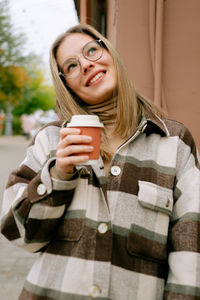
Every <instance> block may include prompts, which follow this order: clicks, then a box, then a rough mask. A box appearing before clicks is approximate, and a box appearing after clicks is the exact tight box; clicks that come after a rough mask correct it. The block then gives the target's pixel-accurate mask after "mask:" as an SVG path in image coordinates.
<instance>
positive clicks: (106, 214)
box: [1, 25, 200, 300]
mask: <svg viewBox="0 0 200 300" xmlns="http://www.w3.org/2000/svg"><path fill="white" fill-rule="evenodd" d="M50 65H51V71H52V77H53V83H54V87H55V91H56V97H57V112H58V116H59V118H60V119H61V121H58V122H54V123H50V124H47V125H46V126H45V127H43V128H42V129H41V130H40V131H39V132H38V134H37V135H36V137H35V139H34V140H33V142H32V144H31V145H30V146H29V147H28V149H27V156H26V158H25V160H24V161H23V162H22V163H21V165H20V166H19V168H18V169H17V170H15V171H13V172H12V174H11V175H10V177H9V180H8V183H7V186H6V190H5V194H4V202H3V214H2V222H1V231H2V233H3V234H4V235H5V236H6V237H7V238H8V239H9V240H10V241H12V242H13V243H15V244H16V245H18V246H20V247H22V248H24V249H25V250H27V251H31V252H38V251H40V255H39V257H38V258H37V259H36V262H35V264H34V265H33V267H32V269H31V271H30V273H29V275H28V277H27V280H26V282H25V285H24V289H23V291H22V293H21V296H20V298H19V299H21V300H22V299H23V300H28V299H32V300H33V299H34V300H36V299H43V300H52V299H56V300H57V299H60V300H61V299H67V300H86V299H92V298H96V299H101V300H133V299H140V300H143V299H148V300H155V299H157V300H158V299H159V300H161V299H185V300H186V299H187V300H192V299H198V298H199V297H200V289H199V286H200V259H199V249H200V239H199V231H200V229H199V228H200V227H199V217H200V193H199V187H200V180H199V178H200V176H199V175H200V172H199V160H198V153H197V150H196V147H195V144H194V141H193V138H192V136H191V134H190V133H189V132H188V130H187V129H186V128H185V127H184V125H182V124H180V123H178V122H175V121H171V120H169V119H166V118H164V117H163V115H162V113H161V112H160V111H159V109H157V108H156V107H155V106H154V105H153V104H152V103H150V102H149V101H147V100H145V99H144V97H141V96H140V95H139V94H138V93H136V92H135V90H134V87H133V86H132V83H131V80H130V79H129V78H128V76H127V74H126V71H125V68H124V66H123V64H122V62H121V60H120V57H119V55H118V54H117V52H116V50H115V49H114V48H113V47H112V45H111V44H110V43H109V41H108V40H107V39H105V38H104V37H103V36H102V35H101V34H100V33H98V32H97V31H96V30H95V29H94V28H92V27H90V26H88V25H78V26H76V27H73V28H71V29H70V30H68V31H67V32H66V33H64V34H62V35H61V36H60V37H58V39H57V40H56V41H55V43H54V44H53V46H52V49H51V57H50ZM77 114H96V115H98V116H99V118H100V120H101V122H103V124H104V131H103V135H102V143H101V157H100V158H99V159H98V160H97V161H88V154H89V153H90V152H91V151H92V150H93V149H92V147H91V146H90V142H91V137H89V136H83V135H81V134H80V131H79V130H77V129H72V128H67V127H66V123H67V121H69V120H70V118H71V116H72V115H77ZM78 153H84V154H83V155H77V154H78ZM86 162H87V164H86Z"/></svg>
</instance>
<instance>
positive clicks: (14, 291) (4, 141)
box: [0, 136, 37, 300]
mask: <svg viewBox="0 0 200 300" xmlns="http://www.w3.org/2000/svg"><path fill="white" fill-rule="evenodd" d="M27 144H28V140H27V139H26V138H25V137H23V136H9V137H6V136H0V166H1V168H0V208H1V206H2V196H3V190H4V188H5V185H6V182H7V179H8V176H9V173H10V172H11V171H12V170H13V169H14V168H17V167H18V165H19V163H20V162H21V161H22V160H23V158H24V156H25V152H26V146H27ZM36 255H37V254H31V253H28V252H25V251H24V250H22V249H20V248H18V247H16V246H14V245H12V244H11V243H10V242H8V241H7V240H6V239H5V238H4V237H3V236H2V235H0V300H17V299H18V296H19V294H20V291H21V289H22V286H23V282H24V280H25V278H26V275H27V273H28V271H29V269H30V267H31V265H32V264H33V262H34V260H35V258H36Z"/></svg>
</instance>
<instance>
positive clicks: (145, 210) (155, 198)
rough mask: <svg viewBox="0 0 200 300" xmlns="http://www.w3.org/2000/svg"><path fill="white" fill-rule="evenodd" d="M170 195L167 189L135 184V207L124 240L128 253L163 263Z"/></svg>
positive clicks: (142, 183) (152, 185)
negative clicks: (136, 193) (136, 194)
mask: <svg viewBox="0 0 200 300" xmlns="http://www.w3.org/2000/svg"><path fill="white" fill-rule="evenodd" d="M172 208H173V196H172V191H171V190H170V189H167V188H164V187H160V186H158V185H156V184H153V183H150V182H145V181H139V192H138V204H137V207H136V211H135V213H134V222H133V224H131V228H130V233H129V235H128V240H127V248H128V252H129V253H130V254H131V255H137V256H142V257H144V258H147V259H150V260H156V261H157V260H159V261H162V260H166V258H167V236H168V227H169V219H170V216H171V214H172Z"/></svg>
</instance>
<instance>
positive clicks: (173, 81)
mask: <svg viewBox="0 0 200 300" xmlns="http://www.w3.org/2000/svg"><path fill="white" fill-rule="evenodd" d="M80 3H81V5H82V6H81V7H80V20H81V21H83V22H87V23H89V24H92V25H93V26H95V27H96V28H97V29H98V30H100V29H101V28H103V26H104V31H105V32H106V36H107V37H108V39H109V40H111V42H112V43H113V44H114V45H115V46H116V48H117V49H118V51H119V52H120V54H121V56H122V59H123V60H124V63H125V65H126V67H127V70H128V72H129V74H130V76H131V78H132V79H133V81H134V83H135V86H136V89H137V90H139V91H140V92H141V93H142V94H144V95H145V96H146V97H148V98H150V99H152V100H153V101H154V102H156V103H157V104H159V105H160V106H162V107H163V108H165V109H166V110H167V112H168V115H169V117H170V118H173V119H176V120H178V121H180V122H183V123H184V124H185V125H186V126H187V127H188V128H189V129H190V131H191V132H192V134H193V136H194V138H195V141H196V143H197V145H198V147H199V148H200V129H199V127H200V126H199V123H200V121H199V117H200V39H199V37H200V0H107V1H103V0H99V1H98V0H80ZM101 5H102V10H101V14H103V15H105V16H106V22H104V24H103V25H102V24H101V26H100V27H98V26H99V25H98V26H97V24H98V22H99V19H98V18H97V15H98V11H99V7H101ZM91 6H93V8H92V10H93V13H91V11H92V10H91ZM95 7H96V13H94V11H95ZM87 12H90V15H88V14H87ZM82 13H83V14H82ZM99 28H100V29H99ZM102 32H103V30H102Z"/></svg>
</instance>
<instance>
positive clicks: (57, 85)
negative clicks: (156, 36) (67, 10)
mask: <svg viewBox="0 0 200 300" xmlns="http://www.w3.org/2000/svg"><path fill="white" fill-rule="evenodd" d="M72 33H83V34H87V35H89V36H91V37H92V38H94V39H100V40H101V41H102V42H103V45H104V47H105V48H106V49H107V50H108V52H109V53H110V55H111V57H112V59H113V63H114V67H115V70H116V75H117V88H116V91H115V94H116V101H117V116H116V122H115V124H116V125H115V128H114V133H118V134H120V135H121V136H122V137H127V136H129V135H130V134H131V133H132V131H133V130H134V129H135V128H136V127H137V126H138V123H139V121H140V119H141V117H142V115H143V110H144V103H145V104H146V105H148V106H149V107H150V108H151V110H152V111H153V112H155V113H157V114H159V115H160V111H159V109H158V108H157V107H156V106H155V105H154V104H153V103H151V102H149V101H148V100H147V99H145V98H144V97H143V96H141V95H140V94H139V93H137V92H136V90H135V88H134V86H133V83H132V81H131V79H130V77H129V76H128V74H127V71H126V69H125V66H124V64H123V62H122V60H121V58H120V55H119V54H118V52H117V51H116V49H115V48H114V47H113V46H112V44H111V43H110V42H109V40H107V39H106V38H105V37H104V36H102V35H101V34H100V33H99V32H98V31H97V30H96V29H94V28H93V27H92V26H90V25H87V24H79V25H76V26H74V27H72V28H70V29H69V30H67V31H66V32H64V33H63V34H61V35H60V36H59V37H58V38H57V39H56V40H55V42H54V43H53V45H52V47H51V51H50V69H51V73H52V80H53V84H54V89H55V93H56V102H57V114H58V116H59V118H60V119H63V120H70V118H71V116H72V115H75V114H88V113H90V111H89V110H88V106H84V105H82V103H83V102H82V101H80V100H81V99H78V97H77V95H76V94H75V93H74V92H73V91H72V90H71V89H70V88H69V87H68V86H67V84H66V82H65V80H64V78H62V77H60V76H59V74H58V73H59V67H58V63H57V58H56V55H57V49H58V47H59V46H60V44H61V43H62V41H63V40H64V39H65V38H66V37H67V36H69V35H70V34H72ZM139 100H140V101H139ZM127 112H128V113H127ZM102 144H103V146H102V148H106V145H105V144H106V139H105V138H104V139H103V143H102ZM103 152H104V151H103ZM104 154H105V153H104ZM105 156H106V155H105Z"/></svg>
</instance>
